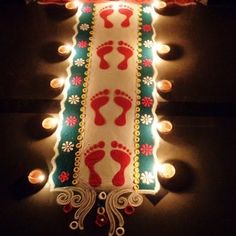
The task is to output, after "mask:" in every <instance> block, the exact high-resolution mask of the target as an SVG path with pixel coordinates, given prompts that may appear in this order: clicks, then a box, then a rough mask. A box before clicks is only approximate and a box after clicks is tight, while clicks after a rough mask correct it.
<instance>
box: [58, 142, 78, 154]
mask: <svg viewBox="0 0 236 236" xmlns="http://www.w3.org/2000/svg"><path fill="white" fill-rule="evenodd" d="M74 146H75V145H74V144H73V143H72V142H70V141H66V142H64V143H63V144H62V147H61V149H62V151H63V152H71V151H73V149H74Z"/></svg>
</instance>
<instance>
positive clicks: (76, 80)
mask: <svg viewBox="0 0 236 236" xmlns="http://www.w3.org/2000/svg"><path fill="white" fill-rule="evenodd" d="M71 83H72V84H73V85H74V86H78V85H81V83H82V78H81V76H78V75H77V76H75V77H73V78H72V80H71Z"/></svg>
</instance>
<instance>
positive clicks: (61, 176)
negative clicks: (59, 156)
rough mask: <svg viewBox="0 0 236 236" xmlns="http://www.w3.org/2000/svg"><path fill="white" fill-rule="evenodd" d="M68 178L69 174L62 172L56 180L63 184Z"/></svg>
mask: <svg viewBox="0 0 236 236" xmlns="http://www.w3.org/2000/svg"><path fill="white" fill-rule="evenodd" d="M69 176H70V174H69V173H68V172H67V171H62V172H61V174H60V175H59V177H58V178H59V179H60V181H61V182H62V183H64V182H66V181H67V180H68V179H69Z"/></svg>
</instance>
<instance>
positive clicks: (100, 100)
mask: <svg viewBox="0 0 236 236" xmlns="http://www.w3.org/2000/svg"><path fill="white" fill-rule="evenodd" d="M109 93H110V91H109V90H108V89H105V90H103V91H100V92H98V93H96V94H95V95H94V96H93V97H92V98H91V103H90V105H91V107H92V108H93V110H94V112H95V118H94V122H95V124H96V125H104V124H105V123H106V120H105V118H104V117H103V116H102V114H101V113H100V108H101V107H103V106H104V105H106V104H107V103H108V101H109V97H108V96H107V95H108V94H109Z"/></svg>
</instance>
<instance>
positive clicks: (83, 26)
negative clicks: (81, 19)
mask: <svg viewBox="0 0 236 236" xmlns="http://www.w3.org/2000/svg"><path fill="white" fill-rule="evenodd" d="M79 28H80V29H81V30H82V31H87V30H88V29H89V25H88V24H82V25H81V26H80V27H79Z"/></svg>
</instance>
